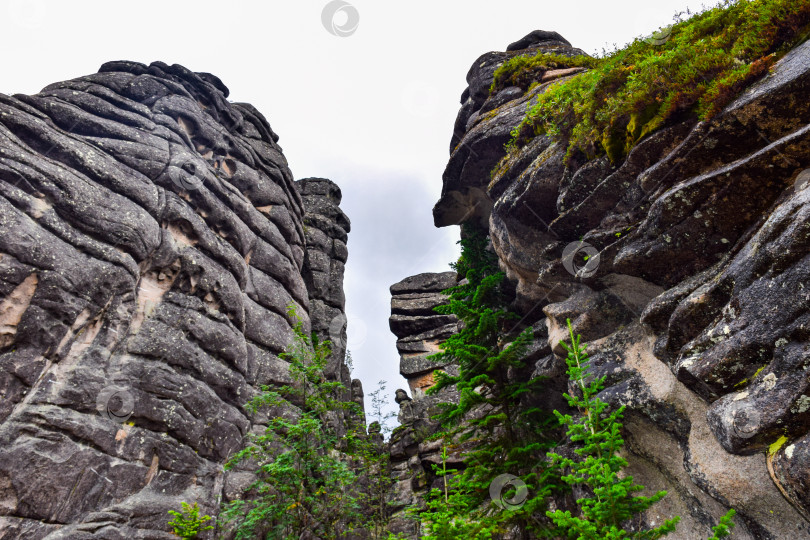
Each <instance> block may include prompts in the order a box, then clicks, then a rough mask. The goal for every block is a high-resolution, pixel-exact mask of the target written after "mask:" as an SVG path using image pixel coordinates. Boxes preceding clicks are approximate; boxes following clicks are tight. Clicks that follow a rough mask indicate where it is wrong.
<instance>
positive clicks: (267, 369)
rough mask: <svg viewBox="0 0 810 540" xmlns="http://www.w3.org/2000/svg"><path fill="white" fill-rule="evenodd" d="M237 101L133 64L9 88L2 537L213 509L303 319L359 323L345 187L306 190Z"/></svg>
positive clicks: (2, 192) (71, 534)
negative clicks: (350, 284)
mask: <svg viewBox="0 0 810 540" xmlns="http://www.w3.org/2000/svg"><path fill="white" fill-rule="evenodd" d="M227 96H228V90H227V88H226V87H225V86H224V85H223V84H222V82H221V81H219V79H217V78H216V77H214V76H213V75H210V74H205V73H192V72H190V71H189V70H187V69H185V68H183V67H182V66H177V65H174V66H168V65H166V64H162V63H154V64H152V65H150V66H146V65H142V64H138V63H133V62H111V63H108V64H105V65H104V66H102V68H101V70H100V72H99V73H97V74H93V75H88V76H86V77H80V78H78V79H74V80H72V81H66V82H62V83H57V84H53V85H50V86H48V87H46V88H45V89H44V90H43V91H42V92H40V93H39V94H37V95H34V96H23V95H16V96H13V97H11V96H5V95H0V395H1V396H2V399H1V400H0V501H2V502H1V503H0V538H3V539H7V538H8V539H11V538H32V539H33V538H37V539H40V538H46V537H47V538H49V539H57V538H65V539H68V538H70V539H76V538H87V539H90V538H105V539H114V538H115V539H117V538H121V539H124V538H172V537H173V536H171V535H170V534H169V529H168V526H167V521H168V518H167V516H168V515H167V510H169V509H175V508H179V505H180V501H187V502H195V501H196V502H199V503H200V505H201V507H202V509H203V511H204V512H206V513H209V514H212V515H215V514H217V512H218V499H219V496H220V495H224V496H225V497H226V499H227V498H228V497H232V496H234V495H235V494H238V493H239V492H241V489H239V488H238V486H239V485H243V484H245V482H244V481H242V482H241V484H240V482H239V479H240V478H241V477H240V476H239V475H242V476H244V473H241V472H237V473H234V474H235V475H236V476H233V475H230V476H229V477H228V478H226V477H225V475H224V474H223V469H222V464H223V463H224V462H225V461H226V460H227V459H228V458H229V457H230V456H231V455H232V454H233V452H234V451H235V450H237V449H238V448H240V446H241V445H242V444H243V440H244V437H245V435H246V434H247V433H249V432H251V431H254V430H257V429H260V427H261V424H262V420H261V415H259V416H258V417H255V418H254V417H253V416H252V415H251V414H250V413H249V412H248V411H247V410H246V409H245V407H244V405H245V403H246V401H247V400H249V399H250V398H251V397H252V396H254V395H256V393H257V391H258V388H259V387H260V386H262V385H265V384H286V383H289V382H291V381H290V376H289V369H288V364H287V363H286V362H285V361H283V360H281V359H280V358H279V357H278V355H279V353H281V352H282V351H283V350H284V348H285V346H286V345H287V344H288V343H289V342H290V339H291V336H292V324H293V323H294V321H293V320H292V319H291V318H290V317H289V316H288V315H287V309H288V307H289V306H293V307H295V309H296V310H297V312H298V314H299V316H300V317H301V318H302V320H303V324H304V325H305V328H307V329H309V328H310V327H311V328H313V329H314V330H315V331H316V332H319V333H320V334H321V335H323V336H328V334H329V328H330V325H331V323H332V321H333V320H334V319H335V317H337V316H339V315H340V314H342V313H343V292H342V279H343V266H342V265H343V263H345V261H346V256H347V251H346V238H347V237H346V235H347V233H348V231H349V222H348V219H346V217H345V215H343V213H342V212H341V211H340V210H339V208H338V206H337V205H338V204H339V202H340V196H339V189H337V186H335V185H334V184H332V183H331V182H329V181H327V180H304V181H302V182H299V183H297V184H296V183H295V182H293V177H292V174H291V173H290V170H289V168H288V167H287V162H286V160H285V159H284V156H283V154H282V153H281V149H280V147H279V146H278V145H277V140H278V137H277V135H276V134H275V133H274V132H273V130H272V129H271V128H270V125H269V124H268V123H267V121H266V120H265V119H264V117H263V116H262V115H261V114H260V113H259V112H258V111H256V109H254V108H253V107H252V106H250V105H247V104H239V103H230V102H228V101H227V99H226V98H227ZM299 190H300V193H299ZM343 335H344V334H340V336H343ZM344 350H345V349H340V348H336V351H335V356H334V360H333V365H332V374H333V376H334V377H336V378H339V379H340V380H342V381H344V382H345V383H347V385H350V383H351V381H348V380H347V379H348V372H347V370H346V368H345V365H344V364H343V351H344ZM353 388H354V394H356V395H355V396H354V397H357V396H359V397H360V399H362V389H361V388H360V387H357V386H355V387H353ZM290 407H291V408H292V409H294V407H293V406H290ZM292 409H291V410H292ZM285 414H286V413H285ZM243 480H244V478H243ZM226 485H227V486H230V488H229V489H230V491H228V490H226V489H225V486H226ZM204 537H205V538H209V537H211V535H210V534H209V533H206V534H205V535H204Z"/></svg>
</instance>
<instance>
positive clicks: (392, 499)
mask: <svg viewBox="0 0 810 540" xmlns="http://www.w3.org/2000/svg"><path fill="white" fill-rule="evenodd" d="M457 279H458V278H457V275H456V273H455V272H443V273H435V274H434V273H425V274H418V275H416V276H411V277H408V278H405V279H403V280H402V281H400V282H399V283H395V284H394V285H392V286H391V318H390V319H389V325H390V327H391V331H392V332H393V333H394V335H396V336H397V350H398V351H399V354H400V363H399V370H400V373H401V374H402V376H403V377H405V378H406V379H407V380H408V385H409V387H410V390H411V395H412V396H413V397H412V398H411V397H408V395H407V393H406V392H405V391H404V390H397V393H396V401H397V402H398V403H399V407H400V410H399V422H400V427H398V428H397V429H395V430H394V432H393V433H392V434H391V440H390V441H389V452H390V455H391V474H392V479H393V485H392V487H391V491H390V494H389V497H388V504H389V508H390V510H391V512H392V513H393V518H392V519H391V523H390V525H389V530H390V531H391V532H393V533H402V534H406V535H408V537H409V538H415V537H416V535H417V533H418V527H417V524H416V523H415V522H414V521H412V520H411V519H408V516H406V515H405V514H404V512H403V510H404V509H405V508H406V507H408V506H411V505H419V504H420V500H421V498H422V497H423V496H424V494H425V493H426V492H427V491H429V490H430V487H431V485H430V479H431V478H432V477H434V475H433V468H432V466H431V464H437V463H441V441H430V442H426V441H425V439H426V438H427V437H429V436H430V435H432V434H433V433H435V432H436V429H437V428H438V427H439V426H438V424H437V423H436V422H434V421H432V420H431V419H430V417H431V416H432V415H434V414H435V413H436V410H435V408H434V407H435V405H436V404H437V403H440V402H448V401H453V400H455V399H458V396H457V395H456V394H455V392H454V391H453V390H452V389H449V388H447V389H444V390H443V391H442V392H440V393H439V394H437V395H432V396H426V395H425V390H427V389H428V388H429V387H431V386H433V382H434V381H433V372H434V370H437V369H443V370H445V371H448V372H451V373H452V372H453V370H454V368H453V366H452V365H447V364H445V363H443V362H438V361H436V360H429V359H428V358H427V357H428V356H430V355H432V354H435V353H437V352H439V350H440V349H439V344H440V343H442V342H443V341H444V340H445V339H447V338H448V337H450V336H452V335H453V334H454V333H456V332H457V331H458V325H459V321H458V319H457V318H456V316H455V315H442V314H440V313H437V312H436V311H434V310H433V308H434V307H436V306H440V305H443V304H446V303H447V297H445V296H444V295H443V294H441V292H442V291H444V290H446V289H449V288H450V287H453V286H455V285H456V282H457ZM457 457H458V455H457V454H453V455H452V456H451V458H450V461H451V462H452V463H453V464H456V463H457V460H456V458H457Z"/></svg>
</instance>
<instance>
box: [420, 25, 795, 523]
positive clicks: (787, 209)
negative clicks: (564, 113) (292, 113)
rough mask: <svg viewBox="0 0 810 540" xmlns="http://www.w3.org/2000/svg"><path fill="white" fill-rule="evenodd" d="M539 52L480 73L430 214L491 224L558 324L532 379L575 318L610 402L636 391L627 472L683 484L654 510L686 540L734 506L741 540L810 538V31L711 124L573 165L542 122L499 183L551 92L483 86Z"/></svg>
mask: <svg viewBox="0 0 810 540" xmlns="http://www.w3.org/2000/svg"><path fill="white" fill-rule="evenodd" d="M544 35H546V34H545V33H539V34H538V36H540V37H543V36H544ZM543 39H547V36H546V38H543ZM531 42H532V39H531V37H530V36H527V38H526V40H525V43H524V40H521V42H518V45H519V46H521V47H526V46H527V45H528V43H531ZM544 43H553V47H556V48H558V49H559V50H563V51H569V52H570V46H569V45H567V44H566V43H563V42H561V41H560V40H556V41H553V42H550V41H543V40H542V39H541V43H540V45H538V47H539V48H542V47H545V46H546V45H545V44H544ZM566 47H568V48H569V49H566ZM535 50H536V49H528V50H524V51H521V50H518V51H513V52H509V53H488V54H487V55H484V56H483V57H481V59H479V61H476V63H475V65H474V66H473V68H472V69H471V72H470V73H471V76H470V77H468V82H469V84H470V86H469V88H468V89H467V90H465V93H464V99H463V107H462V109H461V111H460V112H459V121H458V122H457V123H456V127H455V131H454V135H453V141H452V148H453V150H452V153H451V157H450V161H449V163H448V166H447V170H446V172H445V175H444V189H443V192H442V199H441V200H440V201H439V202H438V203H437V205H436V209H435V211H434V216H435V218H436V224H437V225H438V226H443V225H450V224H454V223H458V222H460V221H461V220H465V219H473V218H474V219H477V220H479V221H481V222H484V223H486V224H487V225H488V228H489V233H490V237H491V240H492V244H493V247H494V248H495V250H496V252H497V253H498V256H499V258H500V263H501V267H502V268H503V269H504V270H505V271H506V272H507V275H508V277H509V278H510V279H512V280H514V281H515V282H516V284H517V289H516V290H517V299H516V301H515V306H514V307H515V309H516V311H517V312H518V313H519V314H520V315H521V316H523V317H524V323H525V324H528V325H533V326H534V327H535V329H536V330H537V331H536V332H535V335H540V334H541V332H539V327H540V326H545V327H546V329H547V333H546V336H547V337H546V338H545V339H546V343H545V344H544V346H545V349H544V348H543V347H540V346H539V347H538V350H537V351H536V354H538V357H539V359H538V361H537V371H536V372H535V374H536V375H545V376H550V377H552V379H553V378H554V377H560V376H561V375H560V374H561V373H562V371H563V367H564V362H563V353H564V351H563V349H562V348H561V347H560V346H559V342H560V340H562V339H565V337H566V336H565V320H566V319H567V318H570V319H571V320H572V321H573V324H574V329H575V331H576V332H577V333H580V334H582V336H583V341H585V342H587V343H588V350H589V351H590V353H591V356H592V358H593V366H594V369H595V371H596V372H597V373H598V374H599V375H606V376H607V377H608V387H607V388H606V389H605V390H604V392H603V398H604V399H606V400H609V401H610V402H611V403H613V404H615V405H626V406H627V412H626V434H627V435H626V438H627V441H628V445H627V452H628V456H627V459H628V460H629V461H630V464H631V466H630V470H629V472H630V474H633V475H634V477H635V478H636V480H637V481H638V482H639V483H641V484H643V485H645V486H648V488H649V489H650V490H651V491H655V490H658V489H666V490H668V491H669V495H668V496H667V497H666V499H664V501H663V502H661V503H659V504H658V505H656V506H655V507H654V508H653V509H652V510H651V511H650V512H649V513H648V514H647V516H646V518H645V519H647V520H648V522H650V523H652V522H654V523H660V522H661V520H662V518H665V517H669V516H671V515H674V514H678V515H680V516H681V517H682V520H681V524H680V525H679V527H678V532H677V534H675V535H673V538H682V539H693V538H705V537H707V536H709V528H710V526H711V525H712V524H714V523H716V522H717V519H718V518H719V516H721V515H722V514H723V513H725V511H726V509H727V508H728V507H733V508H735V509H736V510H737V512H738V518H737V519H736V523H737V528H736V529H735V533H734V535H735V538H758V539H765V538H767V539H776V538H796V537H806V536H807V535H808V521H807V518H808V512H810V487H808V486H810V477H808V472H807V471H808V461H807V460H808V459H810V457H808V456H810V435H808V432H810V388H808V386H810V382H809V381H810V376H808V373H809V372H808V369H810V363H809V362H808V357H809V356H808V355H809V354H810V333H809V331H808V326H809V325H810V308H809V306H810V292H808V290H807V287H808V285H807V280H808V277H810V275H809V274H808V272H810V270H808V269H810V261H809V260H808V248H809V247H810V226H808V223H809V221H808V218H810V210H809V209H810V199H809V197H810V190H809V189H807V185H808V180H810V171H808V170H806V169H807V167H810V105H809V104H810V43H805V44H803V45H801V46H799V47H797V48H796V49H794V50H793V51H792V52H790V53H789V54H788V55H787V56H786V57H785V58H783V59H782V60H781V61H780V62H779V63H778V64H777V65H776V66H775V67H774V68H773V69H772V70H771V73H770V74H769V75H767V76H766V77H765V78H764V79H762V80H760V81H759V82H757V83H755V84H754V85H753V86H752V87H750V88H749V89H748V90H746V91H745V92H744V93H743V94H742V95H741V96H739V98H738V99H736V100H735V101H734V102H733V103H732V104H731V105H729V106H728V107H727V108H726V109H725V110H724V111H723V112H722V113H721V114H719V115H718V116H717V117H715V118H714V119H713V120H712V121H709V122H700V123H697V122H692V121H684V122H683V123H681V124H677V125H672V126H669V127H667V128H665V129H662V130H660V131H658V132H656V133H653V134H651V135H650V136H648V137H647V138H645V139H644V140H643V141H641V142H640V143H639V144H638V145H637V146H636V147H635V148H634V149H633V150H632V152H631V153H630V154H629V155H628V157H627V158H626V159H625V160H624V162H622V163H615V164H614V163H611V162H610V161H609V160H608V159H607V158H599V159H595V160H593V161H590V162H587V163H581V164H570V163H566V161H565V160H564V154H565V149H564V148H563V147H562V146H561V144H560V143H559V142H557V141H556V140H553V139H551V138H548V137H544V136H540V137H537V138H535V139H534V140H533V141H532V142H531V143H530V144H528V145H526V146H525V147H524V148H523V149H522V150H521V151H520V153H519V154H517V155H515V156H513V157H511V158H510V161H509V162H508V163H507V164H506V166H504V167H500V168H499V172H498V173H497V174H495V175H494V176H493V177H492V178H490V175H489V173H490V170H491V169H492V168H493V166H494V165H495V162H496V161H497V160H498V159H500V158H501V157H502V156H503V155H504V152H503V149H502V146H503V143H504V142H506V140H507V139H508V133H509V131H510V129H511V128H512V127H513V126H515V125H516V124H517V122H519V121H520V118H521V117H522V115H523V113H524V112H525V107H526V102H527V101H528V100H529V99H530V98H531V95H533V94H532V93H539V92H543V91H544V88H545V87H544V84H540V85H538V86H536V87H535V88H533V90H532V92H530V93H529V94H526V93H525V92H523V91H522V90H521V89H506V90H503V91H501V93H499V94H498V95H496V96H489V97H487V96H486V92H485V91H484V90H483V89H486V88H488V87H489V84H490V82H491V80H492V72H493V67H492V66H493V65H495V64H497V63H498V62H500V61H503V59H505V58H507V56H508V55H511V54H533V53H534V52H535ZM566 76H569V77H570V76H574V77H575V76H576V75H575V74H574V75H566ZM489 102H492V103H493V104H497V107H495V108H492V109H491V110H489V112H488V113H487V114H483V113H481V114H478V116H476V114H475V112H474V111H477V110H481V111H484V110H485V109H486V108H487V105H486V104H487V103H489ZM582 255H588V256H589V259H588V262H587V264H586V263H583V262H581V261H582Z"/></svg>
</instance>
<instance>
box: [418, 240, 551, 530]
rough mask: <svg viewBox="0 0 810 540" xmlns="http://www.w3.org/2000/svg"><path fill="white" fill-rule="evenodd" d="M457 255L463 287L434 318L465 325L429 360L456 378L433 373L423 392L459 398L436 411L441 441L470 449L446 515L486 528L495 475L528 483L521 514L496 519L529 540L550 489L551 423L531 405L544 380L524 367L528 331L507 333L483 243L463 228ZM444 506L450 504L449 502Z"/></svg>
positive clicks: (492, 259) (495, 274)
mask: <svg viewBox="0 0 810 540" xmlns="http://www.w3.org/2000/svg"><path fill="white" fill-rule="evenodd" d="M461 247H462V254H461V258H460V259H459V261H458V262H457V263H455V264H454V265H452V266H453V268H454V269H455V270H456V272H458V274H459V275H460V276H462V277H463V278H465V281H462V282H461V283H460V284H459V285H457V286H455V287H452V288H450V289H448V290H447V291H445V294H447V295H448V297H449V300H448V303H447V304H446V305H444V306H440V307H438V308H436V311H438V312H440V313H446V314H454V315H456V316H457V317H458V318H459V319H460V320H461V321H462V323H463V325H462V328H461V330H460V331H459V332H458V333H457V334H455V335H454V336H451V337H450V338H448V339H447V340H446V341H445V342H444V343H443V344H442V351H441V352H440V353H438V354H436V355H433V356H431V357H430V358H432V359H434V360H438V361H440V362H445V363H447V364H452V365H453V366H454V369H456V370H457V375H451V374H450V373H448V372H444V371H437V372H436V374H435V380H436V384H435V385H434V386H433V387H432V388H431V389H429V391H428V393H430V394H435V393H437V392H439V391H440V390H442V389H444V388H447V387H454V388H455V389H456V390H457V392H458V394H459V401H458V403H445V404H442V405H441V412H440V414H439V415H438V418H439V419H440V420H441V421H442V423H443V425H444V426H445V428H446V429H447V430H448V431H447V432H445V433H444V436H445V438H446V439H447V440H449V441H452V443H451V444H457V443H463V442H465V441H469V442H471V443H474V444H473V448H472V449H471V450H469V451H468V452H466V453H465V455H464V462H465V466H466V467H465V469H464V471H463V472H461V473H460V474H459V475H457V476H456V477H454V484H453V490H454V492H453V495H452V497H451V498H452V501H453V505H452V506H450V507H449V510H452V512H451V514H452V516H456V517H459V516H460V519H462V521H463V520H464V519H469V518H470V515H474V516H475V518H476V519H478V520H484V519H485V518H486V517H487V515H491V514H493V513H500V511H499V509H498V508H496V507H488V506H484V505H483V503H484V502H485V501H486V498H487V494H488V488H489V485H490V483H491V482H492V480H493V478H495V477H497V476H498V475H500V474H504V473H509V474H514V475H516V476H518V477H519V478H520V479H521V480H522V481H523V482H525V483H526V485H527V487H528V489H529V492H530V493H531V494H532V497H531V498H530V499H529V500H528V501H526V503H525V504H524V505H523V506H522V507H521V508H519V509H515V510H513V511H509V512H504V513H500V519H501V520H502V521H504V522H507V521H508V522H509V523H510V524H511V525H512V526H515V527H520V528H522V529H524V530H525V531H527V532H531V531H536V530H539V529H540V528H542V524H539V523H538V521H537V520H536V519H534V518H533V516H535V515H539V516H541V518H542V517H543V515H544V514H543V512H544V508H545V505H546V498H547V496H548V494H549V493H550V490H551V489H552V486H553V485H554V484H555V482H554V481H553V480H552V479H551V478H549V476H548V474H547V468H546V464H545V463H544V461H545V459H544V458H545V453H546V451H547V450H548V449H549V448H551V447H552V446H553V444H554V441H553V439H552V438H551V437H550V436H549V433H550V432H553V428H555V427H556V422H554V419H553V416H551V414H550V413H548V412H547V411H544V410H543V409H541V408H539V407H535V406H533V405H532V404H531V402H530V401H529V400H530V397H531V396H532V395H535V396H536V395H539V394H540V392H541V391H542V385H543V380H542V379H540V378H532V377H531V372H532V371H533V367H534V366H532V365H529V364H528V363H527V362H526V361H525V352H526V350H527V348H528V347H529V345H530V344H531V342H532V340H533V336H532V332H531V329H530V328H529V329H526V330H525V331H523V332H521V333H520V334H518V335H516V336H515V335H514V334H513V333H512V328H511V327H512V326H513V325H514V323H513V322H511V321H512V320H513V319H515V318H516V317H515V315H514V314H512V313H510V312H509V310H508V308H507V296H506V294H505V292H504V287H503V285H504V274H503V273H502V272H500V271H498V263H497V258H496V256H495V255H494V253H493V252H492V251H491V250H490V249H488V238H487V236H486V235H485V234H484V233H483V232H482V231H479V230H476V229H474V228H473V227H471V226H469V225H465V226H464V227H463V233H462V240H461ZM445 499H446V500H445V501H444V504H448V503H449V502H450V499H448V498H447V497H445ZM436 504H442V503H437V502H436V501H435V500H433V499H431V500H430V502H429V507H430V508H432V511H433V512H434V513H435V512H438V511H439V507H438V506H435V505H436ZM430 505H433V506H430ZM476 508H477V509H478V511H476V512H473V509H476ZM453 512H462V514H459V515H457V514H454V513H453ZM470 512H473V514H470ZM448 519H450V518H448ZM436 520H438V521H436V522H437V523H439V522H441V523H445V524H446V525H447V526H448V527H452V526H456V527H458V526H460V525H459V523H461V522H459V521H458V520H456V519H455V518H453V519H450V521H445V520H442V519H439V518H438V517H437V518H436ZM541 521H542V519H541ZM454 523H455V525H453V524H454Z"/></svg>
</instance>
